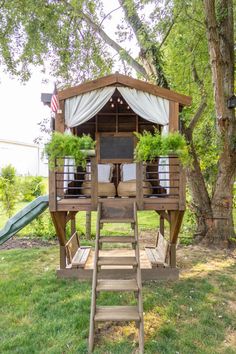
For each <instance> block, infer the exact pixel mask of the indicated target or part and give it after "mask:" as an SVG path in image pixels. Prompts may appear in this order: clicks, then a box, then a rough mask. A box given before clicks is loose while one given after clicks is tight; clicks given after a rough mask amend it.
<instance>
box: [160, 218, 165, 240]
mask: <svg viewBox="0 0 236 354" xmlns="http://www.w3.org/2000/svg"><path fill="white" fill-rule="evenodd" d="M160 233H161V234H162V236H164V235H165V219H164V217H163V216H162V215H160Z"/></svg>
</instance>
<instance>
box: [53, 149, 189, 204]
mask: <svg viewBox="0 0 236 354" xmlns="http://www.w3.org/2000/svg"><path fill="white" fill-rule="evenodd" d="M62 162H63V160H62V159H61V158H60V159H58V161H56V168H55V170H54V171H53V172H52V171H51V172H50V199H51V200H52V199H53V198H54V204H55V205H56V203H57V201H58V200H61V199H71V198H73V199H84V200H87V202H88V203H92V204H94V205H96V204H97V201H98V198H99V196H98V189H99V186H98V185H99V183H98V178H97V176H98V165H97V162H96V158H94V157H91V158H88V159H87V167H86V169H82V167H76V166H75V164H74V161H73V160H72V159H68V158H65V159H64V164H63V163H62ZM114 165H115V168H114V173H113V178H112V183H114V185H115V189H116V190H117V187H118V184H119V181H120V178H121V175H120V174H119V172H118V171H120V165H121V164H117V163H116V164H114ZM134 183H136V195H135V196H132V197H133V198H134V197H135V198H136V200H137V204H138V206H139V208H140V209H142V208H143V205H144V203H154V202H155V201H157V202H158V203H161V202H162V200H163V199H165V200H166V201H170V202H171V201H172V202H173V201H175V202H180V203H182V206H183V208H184V203H185V178H184V172H183V168H182V165H181V163H180V161H179V159H178V158H177V156H168V157H165V158H163V157H159V158H157V159H156V160H155V161H152V162H145V163H137V164H136V182H134ZM113 198H122V196H118V194H116V195H114V196H113ZM51 204H52V203H51Z"/></svg>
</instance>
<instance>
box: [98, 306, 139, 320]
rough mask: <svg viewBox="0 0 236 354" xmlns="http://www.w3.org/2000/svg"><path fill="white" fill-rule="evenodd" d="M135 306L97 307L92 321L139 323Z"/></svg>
mask: <svg viewBox="0 0 236 354" xmlns="http://www.w3.org/2000/svg"><path fill="white" fill-rule="evenodd" d="M139 320H140V316H139V313H138V308H137V306H97V307H96V312H95V317H94V321H139Z"/></svg>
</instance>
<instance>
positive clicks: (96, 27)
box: [81, 13, 148, 80]
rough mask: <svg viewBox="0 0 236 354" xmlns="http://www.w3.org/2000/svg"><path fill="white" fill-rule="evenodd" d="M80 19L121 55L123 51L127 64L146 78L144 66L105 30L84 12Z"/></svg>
mask: <svg viewBox="0 0 236 354" xmlns="http://www.w3.org/2000/svg"><path fill="white" fill-rule="evenodd" d="M81 16H82V19H83V20H84V21H85V22H86V23H87V24H88V25H89V26H90V27H91V28H92V29H93V30H94V31H95V32H97V34H98V35H99V36H100V37H101V38H102V39H103V40H104V41H105V42H106V43H107V44H108V45H109V46H110V47H111V48H113V49H114V50H115V51H116V52H117V53H119V54H120V55H122V53H125V60H126V61H127V63H129V65H131V66H132V67H133V69H134V70H136V71H137V72H138V73H139V74H141V75H142V76H143V77H144V78H145V79H147V80H148V75H147V72H146V70H145V68H144V67H143V66H142V65H140V64H139V63H138V62H137V61H136V60H135V59H134V58H133V57H132V56H131V55H130V54H129V53H128V52H127V51H126V50H125V49H124V48H122V47H121V46H120V45H119V44H118V43H117V42H115V41H114V40H113V39H112V38H111V37H109V36H108V35H107V34H106V32H105V31H104V30H103V29H102V28H101V27H100V26H99V25H97V24H96V23H95V22H93V20H92V19H91V18H90V17H89V16H88V15H87V14H85V13H81Z"/></svg>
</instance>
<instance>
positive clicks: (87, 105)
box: [65, 86, 116, 128]
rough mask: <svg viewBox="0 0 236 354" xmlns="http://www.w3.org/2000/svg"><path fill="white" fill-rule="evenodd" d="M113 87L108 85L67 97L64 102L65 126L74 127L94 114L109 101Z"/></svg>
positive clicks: (113, 90)
mask: <svg viewBox="0 0 236 354" xmlns="http://www.w3.org/2000/svg"><path fill="white" fill-rule="evenodd" d="M115 89H116V88H115V87H112V86H108V87H104V88H102V89H99V90H94V91H90V92H87V93H84V94H82V95H79V96H75V97H72V98H68V99H67V100H66V103H65V123H66V125H67V127H68V128H73V127H76V126H77V125H80V124H83V123H85V122H87V121H88V120H89V119H90V118H92V117H93V116H95V115H96V114H97V113H98V112H99V111H100V110H101V109H102V108H103V107H104V106H105V104H106V103H107V101H109V99H110V98H111V96H112V95H113V93H114V92H115Z"/></svg>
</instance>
